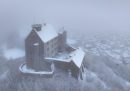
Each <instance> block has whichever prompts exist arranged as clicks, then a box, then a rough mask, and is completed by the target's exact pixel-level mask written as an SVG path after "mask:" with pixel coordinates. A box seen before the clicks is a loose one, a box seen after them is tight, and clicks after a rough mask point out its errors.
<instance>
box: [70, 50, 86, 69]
mask: <svg viewBox="0 0 130 91" xmlns="http://www.w3.org/2000/svg"><path fill="white" fill-rule="evenodd" d="M70 55H71V59H72V61H73V62H74V63H75V65H76V66H77V67H79V68H80V66H81V64H82V61H83V59H84V56H85V53H84V51H83V50H82V49H81V48H78V49H76V50H75V51H73V52H72V53H71V54H70Z"/></svg>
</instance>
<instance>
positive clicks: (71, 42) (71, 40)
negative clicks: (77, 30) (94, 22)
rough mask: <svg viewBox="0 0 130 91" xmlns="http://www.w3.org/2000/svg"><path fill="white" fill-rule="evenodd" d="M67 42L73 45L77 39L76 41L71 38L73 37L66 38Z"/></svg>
mask: <svg viewBox="0 0 130 91" xmlns="http://www.w3.org/2000/svg"><path fill="white" fill-rule="evenodd" d="M67 43H68V44H71V45H74V44H76V43H77V41H76V40H73V39H67Z"/></svg>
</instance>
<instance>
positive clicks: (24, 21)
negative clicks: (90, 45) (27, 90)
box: [0, 0, 130, 46]
mask: <svg viewBox="0 0 130 91" xmlns="http://www.w3.org/2000/svg"><path fill="white" fill-rule="evenodd" d="M129 10H130V1H129V0H109V1H106V0H105V1H104V0H77V1H75V0H71V1H70V0H62V1H60V0H55V1H51V0H48V1H47V0H33V1H32V0H11V1H10V0H4V1H3V0H1V1H0V13H1V14H0V20H1V21H0V28H1V29H0V36H1V38H0V43H1V44H3V43H4V42H5V43H9V44H11V43H12V44H15V45H17V44H19V45H21V44H22V42H23V39H24V38H25V36H26V35H27V34H28V33H29V31H30V29H31V24H33V23H43V22H49V23H51V24H52V25H54V26H55V27H56V29H58V28H60V27H62V26H64V27H65V28H66V29H67V30H68V31H69V32H70V33H72V32H78V33H81V34H88V33H89V34H94V33H100V32H104V33H107V32H115V33H128V32H129V30H130V27H129V24H130V17H129V16H130V12H129ZM10 36H13V37H11V38H10ZM14 36H15V37H14ZM20 39H21V40H20ZM20 43H21V44H20ZM17 46H18V45H17Z"/></svg>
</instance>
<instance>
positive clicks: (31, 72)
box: [19, 64, 54, 75]
mask: <svg viewBox="0 0 130 91" xmlns="http://www.w3.org/2000/svg"><path fill="white" fill-rule="evenodd" d="M51 68H52V71H35V70H34V69H31V68H28V67H27V66H26V64H22V65H21V66H20V67H19V70H20V71H21V72H22V73H25V74H26V73H27V74H37V75H38V74H39V75H45V74H48V75H51V74H53V72H54V65H53V64H52V65H51Z"/></svg>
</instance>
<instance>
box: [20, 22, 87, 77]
mask: <svg viewBox="0 0 130 91" xmlns="http://www.w3.org/2000/svg"><path fill="white" fill-rule="evenodd" d="M25 54H26V66H27V68H28V69H33V70H35V71H36V72H39V71H51V70H52V69H51V65H52V64H54V68H55V71H56V69H62V70H63V71H65V72H67V73H69V74H71V76H73V77H75V78H81V79H83V73H84V67H85V66H84V60H85V53H84V52H83V50H82V49H81V48H77V49H75V48H72V47H71V46H69V45H68V44H67V33H66V31H64V29H62V30H61V31H60V32H57V31H55V29H54V28H53V27H52V26H51V25H50V24H46V23H45V24H34V25H32V31H31V32H30V33H29V35H28V36H27V38H26V39H25ZM22 72H24V70H23V71H22Z"/></svg>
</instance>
